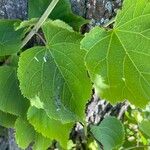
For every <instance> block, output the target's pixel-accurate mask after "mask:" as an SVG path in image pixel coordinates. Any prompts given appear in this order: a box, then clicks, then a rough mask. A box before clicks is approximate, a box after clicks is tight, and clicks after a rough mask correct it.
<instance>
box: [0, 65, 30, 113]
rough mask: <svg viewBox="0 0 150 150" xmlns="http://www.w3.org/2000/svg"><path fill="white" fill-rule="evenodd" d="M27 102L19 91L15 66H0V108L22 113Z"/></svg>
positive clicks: (9, 111) (25, 109)
mask: <svg viewBox="0 0 150 150" xmlns="http://www.w3.org/2000/svg"><path fill="white" fill-rule="evenodd" d="M28 106H29V102H28V100H27V99H25V98H24V97H23V96H22V95H21V92H20V89H19V83H18V79H17V76H16V68H14V67H8V66H2V67H0V110H2V111H3V112H7V113H10V114H14V115H24V113H25V112H26V111H27V109H28Z"/></svg>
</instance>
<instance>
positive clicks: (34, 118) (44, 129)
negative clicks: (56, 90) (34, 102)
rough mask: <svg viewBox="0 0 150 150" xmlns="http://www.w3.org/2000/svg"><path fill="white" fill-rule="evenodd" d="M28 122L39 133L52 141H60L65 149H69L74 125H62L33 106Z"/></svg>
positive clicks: (29, 112)
mask: <svg viewBox="0 0 150 150" xmlns="http://www.w3.org/2000/svg"><path fill="white" fill-rule="evenodd" d="M28 120H29V122H30V123H31V124H32V125H33V126H34V128H35V130H36V131H37V132H39V133H41V134H42V135H43V136H45V137H47V138H50V139H51V140H53V139H55V140H57V141H59V142H60V144H61V145H62V146H63V147H64V148H66V147H67V142H68V139H69V133H70V132H71V129H72V127H73V124H72V123H68V124H62V123H61V122H60V121H57V120H54V119H50V118H49V117H48V116H47V114H46V113H45V111H44V110H42V109H37V108H36V107H33V106H32V107H30V108H29V111H28Z"/></svg>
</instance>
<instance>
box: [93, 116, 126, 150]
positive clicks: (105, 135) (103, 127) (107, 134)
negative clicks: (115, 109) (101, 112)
mask: <svg viewBox="0 0 150 150" xmlns="http://www.w3.org/2000/svg"><path fill="white" fill-rule="evenodd" d="M91 132H92V133H93V135H94V137H95V138H96V139H97V140H98V141H99V142H100V143H102V145H103V146H104V150H112V149H114V148H119V147H120V146H121V145H122V144H123V142H124V128H123V125H122V123H121V122H120V121H119V120H118V119H117V118H115V117H107V118H105V119H104V120H103V121H102V122H101V123H100V124H99V125H98V126H95V125H93V126H91Z"/></svg>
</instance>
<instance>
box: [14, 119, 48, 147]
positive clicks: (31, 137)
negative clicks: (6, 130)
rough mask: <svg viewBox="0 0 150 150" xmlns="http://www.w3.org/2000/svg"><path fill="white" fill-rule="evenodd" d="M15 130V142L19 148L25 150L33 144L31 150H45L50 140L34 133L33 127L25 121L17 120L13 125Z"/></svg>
mask: <svg viewBox="0 0 150 150" xmlns="http://www.w3.org/2000/svg"><path fill="white" fill-rule="evenodd" d="M15 129H16V134H15V137H16V141H17V144H18V145H19V147H21V148H23V149H25V148H27V147H28V146H29V144H31V143H32V142H34V145H33V150H46V149H47V148H48V147H49V145H50V143H51V140H50V139H47V138H45V137H43V136H42V135H41V134H38V133H36V132H35V130H34V128H33V126H31V125H30V124H29V123H28V121H27V120H24V119H21V118H18V119H17V121H16V123H15Z"/></svg>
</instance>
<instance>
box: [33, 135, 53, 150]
mask: <svg viewBox="0 0 150 150" xmlns="http://www.w3.org/2000/svg"><path fill="white" fill-rule="evenodd" d="M34 141H35V144H34V145H33V150H47V149H48V147H49V146H50V145H51V143H52V142H51V140H50V139H48V138H45V137H43V136H42V135H41V134H38V133H36V136H35V140H34Z"/></svg>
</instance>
